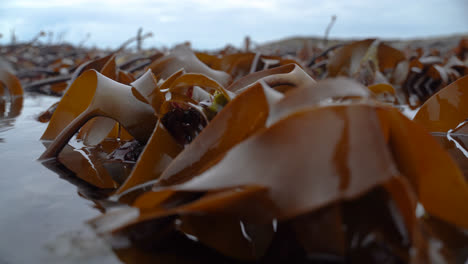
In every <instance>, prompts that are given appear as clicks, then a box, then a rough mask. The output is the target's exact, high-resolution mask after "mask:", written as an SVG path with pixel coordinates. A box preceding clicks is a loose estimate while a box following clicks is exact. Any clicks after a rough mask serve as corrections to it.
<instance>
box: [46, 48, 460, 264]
mask: <svg viewBox="0 0 468 264" xmlns="http://www.w3.org/2000/svg"><path fill="white" fill-rule="evenodd" d="M408 56H409V55H408V53H406V54H405V52H403V51H400V50H397V49H395V48H394V47H392V46H390V45H389V44H386V43H382V42H380V41H378V40H364V41H358V42H353V43H349V44H347V45H344V46H342V47H338V48H336V49H331V50H330V51H329V52H327V53H325V54H324V55H322V58H321V60H320V62H319V63H322V66H320V67H321V69H324V73H325V74H326V75H328V76H329V77H331V76H338V77H337V78H327V79H325V80H317V81H316V80H315V79H314V78H312V77H311V75H310V71H309V70H308V69H307V67H303V66H302V65H299V64H298V63H297V62H296V61H295V60H290V59H288V58H286V57H285V56H266V55H264V54H262V53H259V52H257V53H229V52H227V51H223V52H219V53H217V54H207V53H194V52H192V51H191V50H190V49H189V48H188V46H179V47H176V48H175V49H173V50H170V51H169V52H168V53H166V54H165V55H160V56H156V57H154V61H153V63H152V64H151V65H150V66H148V67H147V68H146V69H145V70H143V71H140V72H139V74H138V75H137V74H132V73H131V71H129V72H124V71H122V70H121V69H119V66H116V64H115V61H114V58H113V57H109V59H110V60H108V61H107V62H106V63H105V64H103V65H102V67H103V68H102V69H101V71H102V73H105V74H106V75H108V76H110V77H112V78H113V79H114V80H111V79H109V78H107V77H105V76H103V74H101V73H97V72H96V71H87V72H84V73H82V74H81V75H80V76H79V77H78V78H76V80H75V81H74V82H72V84H71V86H70V88H69V89H68V91H67V92H66V94H65V95H64V97H63V98H62V100H61V102H60V103H59V105H58V107H57V109H56V110H55V111H54V114H53V116H52V119H51V121H50V124H49V127H48V129H47V130H46V132H45V133H44V136H43V138H44V139H49V140H55V142H53V143H52V146H51V147H49V149H48V150H46V152H45V153H44V154H43V156H42V157H43V158H45V157H54V156H57V155H58V153H59V152H60V149H61V148H62V147H63V146H65V144H66V143H67V142H68V140H70V138H71V136H72V134H74V133H75V132H77V131H78V129H79V128H80V127H81V126H82V125H83V124H84V123H85V122H86V120H88V119H89V118H91V117H93V116H97V115H102V116H103V117H105V118H106V119H91V122H94V123H95V124H97V126H96V127H103V126H107V129H103V130H102V131H100V130H99V129H98V130H96V131H94V130H93V129H82V132H80V133H85V132H86V133H90V134H91V135H90V136H89V137H90V138H95V139H96V141H94V142H93V143H99V144H97V145H96V146H93V147H84V148H77V149H75V150H74V151H72V152H70V147H69V146H67V147H66V148H67V150H65V151H63V152H62V153H60V155H58V161H59V162H60V163H63V164H62V165H61V166H64V167H65V168H66V170H72V171H74V173H75V174H76V176H77V178H79V179H80V180H82V181H84V182H86V184H87V185H89V186H92V188H97V189H98V190H105V195H111V194H115V196H111V197H110V200H111V201H112V203H110V204H112V206H110V205H104V203H101V201H104V200H101V201H99V202H97V207H99V208H100V210H101V211H102V212H103V213H104V214H103V215H101V216H99V217H97V218H95V219H92V220H91V221H90V222H89V223H90V224H91V226H92V227H93V228H94V229H95V230H96V232H97V233H98V234H100V235H102V236H103V237H106V238H108V239H110V243H111V244H112V238H118V239H124V240H128V241H127V242H129V245H130V248H127V249H121V248H120V249H117V248H115V249H114V250H115V251H116V254H117V255H119V256H120V257H121V259H125V261H129V262H130V263H131V262H132V261H136V260H135V258H136V259H140V258H141V259H140V260H143V259H145V260H148V261H150V260H151V261H152V260H154V259H164V260H168V261H176V262H177V261H179V260H180V261H184V262H187V261H189V262H190V261H192V260H193V261H197V260H200V259H204V260H207V261H208V262H209V261H217V262H228V263H239V261H241V262H242V261H256V262H259V263H271V262H273V263H275V262H280V263H281V262H291V261H292V262H300V261H304V260H308V261H315V262H319V263H322V262H327V261H328V262H327V263H329V262H330V263H347V262H352V263H354V262H356V263H358V262H359V263H381V262H385V261H387V262H389V263H430V262H431V261H434V259H436V258H435V257H434V253H433V251H434V249H433V248H432V246H433V245H432V244H431V243H432V241H439V240H440V241H441V242H440V243H442V244H443V245H444V246H443V248H444V250H447V252H448V253H447V254H445V255H444V256H442V258H443V259H445V260H447V261H452V262H455V263H456V261H457V259H458V258H459V257H460V254H463V253H460V252H461V251H459V250H458V249H453V248H449V247H450V246H456V247H461V246H462V245H463V242H459V241H464V240H463V239H466V234H463V232H464V230H466V229H468V214H467V213H465V212H468V208H467V205H466V201H468V183H467V181H466V179H467V177H466V171H467V168H468V167H467V162H466V158H467V156H466V153H467V151H466V143H465V142H466V139H465V137H466V136H465V135H466V127H467V125H466V122H464V120H465V119H466V117H464V112H463V111H464V110H463V92H464V89H465V88H464V86H466V85H464V82H465V78H461V79H459V80H458V81H456V82H454V83H452V84H451V85H449V86H447V87H446V88H445V89H442V90H441V91H440V92H439V93H437V94H436V95H434V96H432V97H431V98H429V99H428V100H427V101H426V102H425V103H424V104H423V105H422V106H421V108H420V109H419V111H418V113H417V114H416V117H415V119H414V121H411V120H409V119H408V118H406V117H405V116H404V115H403V114H401V113H400V112H399V109H406V108H407V107H413V108H414V107H415V106H417V104H414V105H413V106H411V105H407V104H408V102H410V101H411V100H414V98H411V97H412V94H408V93H406V92H405V91H407V88H405V87H407V85H408V83H409V82H412V81H411V80H410V81H409V79H411V78H413V77H412V76H413V75H412V73H411V71H412V70H415V69H420V70H421V71H425V73H424V74H425V75H428V76H431V78H433V79H440V80H443V83H449V82H450V80H451V79H452V78H454V77H453V76H455V75H453V74H452V73H453V72H452V70H453V69H455V68H456V67H460V69H459V70H461V71H462V70H463V69H462V68H461V66H462V65H460V64H459V62H456V61H452V62H450V63H448V62H443V61H442V60H440V59H439V58H434V59H432V58H430V59H428V58H427V56H426V57H425V56H423V55H422V54H419V55H418V57H416V59H415V58H414V57H412V59H411V60H408V59H407V58H408ZM432 56H434V55H432ZM305 59H306V58H304V59H303V60H298V61H304V60H305ZM305 61H306V60H305ZM147 62H149V60H148V61H147ZM291 62H292V63H291ZM443 63H445V64H444V65H443V66H440V65H442V64H443ZM323 65H324V66H323ZM427 65H429V66H430V67H432V68H430V70H427V71H426V70H425V69H426V68H425V67H427ZM439 66H440V67H439ZM317 67H318V66H317ZM441 67H442V68H443V67H446V69H441ZM454 67H455V68H454ZM457 69H458V68H457ZM457 71H458V70H457ZM444 72H445V73H449V74H448V75H446V76H444ZM450 74H452V75H450ZM135 76H139V77H138V78H135ZM339 76H348V77H351V78H353V79H354V80H351V79H348V78H344V77H339ZM447 76H452V77H447ZM446 77H447V78H446ZM231 80H234V81H233V82H232V81H231ZM405 85H406V86H405ZM405 89H406V90H405ZM405 93H406V94H405ZM104 95H105V96H104ZM413 97H414V96H413ZM104 98H106V99H104ZM423 100H425V99H423ZM76 102H79V103H76ZM447 102H448V103H447ZM116 105H119V106H120V108H121V109H122V110H119V109H118V108H116V107H115V106H116ZM434 109H436V110H437V111H435V110H434ZM124 111H125V112H124ZM109 118H110V119H109ZM92 120H94V121H92ZM115 121H117V122H119V124H120V125H121V126H122V127H120V126H113V125H111V124H113V122H115ZM107 122H108V124H107V125H106V123H107ZM112 128H113V130H112V131H111V132H110V133H109V130H110V129H112ZM93 131H94V132H93ZM428 132H432V134H429V133H428ZM93 133H98V134H99V135H92V134H93ZM79 137H80V134H79V136H78V140H80V138H79ZM104 137H107V140H104V141H102V139H103V138H104ZM113 137H114V138H113ZM133 138H134V139H136V140H134V139H133ZM130 140H132V141H130ZM80 155H81V156H80ZM48 162H50V161H48ZM93 162H97V163H93ZM91 163H93V164H91ZM80 164H83V166H81V165H80ZM55 170H57V171H59V172H60V173H62V171H64V169H63V168H62V169H57V168H55ZM87 170H88V172H87ZM101 177H102V178H101ZM80 184H81V183H80ZM100 199H102V197H101V196H100ZM116 205H124V206H123V208H116V209H114V210H109V211H107V207H109V208H111V207H113V206H116ZM106 206H107V207H106ZM120 207H122V206H120ZM445 230H449V231H450V234H451V235H450V236H448V235H447V236H445V234H446V233H445ZM449 231H447V232H449ZM455 237H456V241H455ZM446 239H447V241H451V242H450V243H447V244H444V243H445V240H446ZM452 239H454V241H453V242H452ZM175 249H177V250H182V251H184V252H186V253H187V254H188V256H197V260H195V259H187V258H180V256H178V255H177V254H176V251H177V250H176V251H174V250H175ZM140 250H143V252H145V253H143V252H141V251H140ZM148 252H151V253H148ZM148 254H149V255H148ZM179 255H180V254H179ZM202 255H203V256H204V257H202Z"/></svg>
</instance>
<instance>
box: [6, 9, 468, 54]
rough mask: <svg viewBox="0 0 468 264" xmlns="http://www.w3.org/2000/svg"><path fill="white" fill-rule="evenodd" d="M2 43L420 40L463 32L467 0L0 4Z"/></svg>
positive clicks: (467, 25) (201, 45)
mask: <svg viewBox="0 0 468 264" xmlns="http://www.w3.org/2000/svg"><path fill="white" fill-rule="evenodd" d="M0 1H1V3H0V33H1V34H3V37H2V38H0V43H7V42H9V41H10V32H11V30H12V29H14V30H15V33H16V35H17V36H18V39H19V40H20V41H21V40H22V41H25V40H29V39H31V38H33V36H35V35H36V34H37V33H38V32H40V31H41V30H44V31H46V32H49V31H51V32H54V36H55V37H54V41H57V37H58V36H59V35H61V36H62V38H63V39H64V40H65V41H68V42H72V43H79V42H80V41H82V40H84V39H85V38H86V36H87V34H89V36H90V37H89V39H88V40H87V41H86V44H87V45H90V46H91V45H97V46H99V47H116V46H118V45H120V44H121V43H123V42H124V41H125V40H127V39H128V38H130V37H132V36H134V35H135V34H136V31H137V30H138V28H139V27H143V30H144V32H148V31H151V32H153V34H154V37H153V38H152V39H149V40H148V41H145V46H146V47H150V46H156V47H160V46H162V45H165V46H170V45H173V44H175V43H180V42H183V41H185V40H190V41H191V42H192V44H193V46H194V47H195V48H206V49H211V48H219V47H222V46H224V45H225V44H226V43H231V44H234V45H236V46H239V45H240V44H241V43H242V40H243V38H244V37H245V36H246V35H250V36H251V38H252V39H253V41H254V42H256V43H261V42H266V41H269V40H275V39H280V38H284V37H288V36H311V35H315V36H322V35H323V34H324V31H325V28H326V27H327V24H328V23H329V21H330V18H331V16H332V15H336V16H337V21H336V24H335V25H334V27H333V28H332V30H331V37H387V38H388V37H392V38H394V37H400V38H410V37H424V36H435V35H449V34H454V33H467V32H468V15H467V14H468V1H467V0H380V1H375V0H354V1H344V0H342V1H340V0H216V1H208V0H157V1H150V0H137V1H119V0H101V1H96V0H93V1H91V0H52V1H46V0H44V1H37V0H0Z"/></svg>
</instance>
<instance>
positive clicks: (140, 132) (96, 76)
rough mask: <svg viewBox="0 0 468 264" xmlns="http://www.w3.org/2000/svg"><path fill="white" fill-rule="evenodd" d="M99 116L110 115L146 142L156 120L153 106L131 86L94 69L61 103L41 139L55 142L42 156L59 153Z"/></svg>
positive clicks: (137, 137)
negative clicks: (92, 119)
mask: <svg viewBox="0 0 468 264" xmlns="http://www.w3.org/2000/svg"><path fill="white" fill-rule="evenodd" d="M76 100H78V103H77V102H76ZM96 116H104V117H109V118H111V119H113V120H115V121H117V122H119V123H120V124H121V125H122V126H123V127H124V128H125V129H126V130H127V131H128V132H129V133H130V134H131V135H132V136H133V137H135V139H137V140H139V141H142V142H146V141H147V140H148V138H149V137H150V135H151V132H152V131H153V128H154V125H155V122H156V117H155V116H154V112H153V110H152V108H151V107H150V106H149V105H147V104H145V103H142V102H141V101H139V100H138V99H136V98H135V97H134V96H133V95H132V92H131V87H130V86H126V85H123V84H120V83H117V82H115V81H112V80H111V79H109V78H107V77H105V76H103V75H102V74H100V73H97V72H96V71H93V70H91V71H88V72H86V73H84V74H83V75H81V76H80V77H79V78H78V79H77V80H76V81H75V82H74V83H73V85H72V87H70V89H69V90H68V91H67V93H66V95H65V96H64V98H63V99H62V100H61V102H60V104H59V105H58V107H57V110H56V111H55V113H54V115H53V116H52V119H51V121H50V123H49V126H48V127H47V130H46V131H45V132H44V135H43V136H42V138H41V139H49V140H55V141H54V142H53V143H52V144H51V145H50V146H49V148H48V149H47V151H46V152H44V154H43V155H42V156H41V158H50V157H53V156H56V155H57V153H58V152H59V151H60V150H61V149H62V148H63V146H64V145H65V144H66V143H67V142H68V140H70V138H71V137H72V136H73V135H74V133H75V132H76V131H77V130H78V129H79V128H81V126H83V125H84V124H85V123H86V122H87V121H88V120H90V119H91V118H93V117H96ZM112 127H113V125H112V126H111V127H110V128H111V129H112Z"/></svg>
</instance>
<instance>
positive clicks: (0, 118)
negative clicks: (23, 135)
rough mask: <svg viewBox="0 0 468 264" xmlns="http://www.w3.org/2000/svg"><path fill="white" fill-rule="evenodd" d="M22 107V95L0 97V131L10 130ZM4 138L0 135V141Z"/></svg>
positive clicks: (3, 140) (2, 141)
mask: <svg viewBox="0 0 468 264" xmlns="http://www.w3.org/2000/svg"><path fill="white" fill-rule="evenodd" d="M22 109H23V96H11V97H1V98H0V132H3V131H7V130H10V129H11V128H13V127H14V125H15V121H16V117H18V116H19V115H20V114H21V110H22ZM4 142H5V139H4V138H1V137H0V143H4Z"/></svg>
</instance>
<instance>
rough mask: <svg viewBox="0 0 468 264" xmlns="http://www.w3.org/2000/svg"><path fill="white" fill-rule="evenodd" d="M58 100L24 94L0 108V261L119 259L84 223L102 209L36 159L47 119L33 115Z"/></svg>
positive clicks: (58, 261)
mask: <svg viewBox="0 0 468 264" xmlns="http://www.w3.org/2000/svg"><path fill="white" fill-rule="evenodd" d="M58 100H59V99H58V98H56V97H49V96H43V95H25V97H24V98H23V100H22V107H21V104H20V102H17V103H16V104H12V103H9V102H7V103H6V104H5V109H6V113H8V111H9V113H10V117H8V116H7V117H1V116H2V115H1V112H3V111H2V108H0V111H1V112H0V210H1V213H0V232H1V237H0V264H7V263H8V264H15V263H121V262H120V261H119V260H118V259H117V258H116V257H115V256H114V254H113V253H112V250H111V249H110V248H109V247H108V246H107V245H106V244H105V243H104V242H103V241H102V240H100V239H98V238H97V237H96V236H95V235H94V232H93V231H92V230H91V229H90V228H89V227H88V226H87V225H86V221H87V220H89V219H91V218H93V217H95V216H97V215H99V214H100V212H99V211H98V210H96V209H95V208H93V204H92V202H91V201H89V200H86V199H84V198H82V197H80V196H79V195H78V194H77V187H76V186H75V185H73V184H70V183H69V182H67V181H66V180H64V179H62V178H60V177H59V176H58V175H57V174H55V173H54V172H53V171H51V170H49V169H47V168H46V167H45V166H43V165H42V163H41V162H39V161H37V158H38V157H39V156H40V154H41V153H42V152H43V151H44V149H45V147H44V146H43V144H42V143H41V142H40V140H39V138H40V136H41V135H42V133H43V131H44V130H45V128H46V126H47V124H43V123H40V122H39V121H37V120H36V116H37V115H38V114H39V113H40V112H42V111H44V110H46V109H47V108H48V107H49V106H50V105H52V104H53V103H55V102H57V101H58ZM19 101H21V100H19ZM15 107H16V108H15ZM17 110H20V112H19V115H18V116H16V117H11V116H15V115H16V114H17V113H15V111H17ZM4 115H5V113H4Z"/></svg>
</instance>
